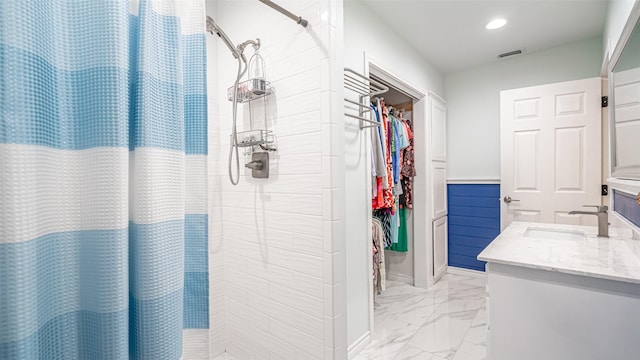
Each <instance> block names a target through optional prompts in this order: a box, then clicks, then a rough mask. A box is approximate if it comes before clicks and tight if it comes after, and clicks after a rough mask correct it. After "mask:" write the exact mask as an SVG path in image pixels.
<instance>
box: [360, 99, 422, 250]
mask: <svg viewBox="0 0 640 360" xmlns="http://www.w3.org/2000/svg"><path fill="white" fill-rule="evenodd" d="M371 109H372V111H373V112H374V114H375V118H376V121H377V122H379V123H380V126H379V127H378V128H377V129H376V130H375V131H371V143H372V149H371V156H372V161H371V174H372V194H371V195H372V208H373V210H374V217H376V218H378V219H379V220H380V222H381V224H382V226H383V234H384V241H383V243H384V248H388V249H391V250H394V251H407V250H408V245H407V244H408V239H407V229H406V211H403V213H402V214H401V213H400V210H401V209H405V208H406V209H412V208H413V197H412V195H413V194H412V181H413V177H414V176H415V166H414V152H413V132H412V130H411V128H412V127H411V123H410V122H409V121H408V120H406V119H403V118H402V117H401V112H398V111H395V110H394V109H392V108H391V107H388V106H386V105H385V103H384V100H381V99H376V100H375V102H374V103H373V104H372V105H371Z"/></svg>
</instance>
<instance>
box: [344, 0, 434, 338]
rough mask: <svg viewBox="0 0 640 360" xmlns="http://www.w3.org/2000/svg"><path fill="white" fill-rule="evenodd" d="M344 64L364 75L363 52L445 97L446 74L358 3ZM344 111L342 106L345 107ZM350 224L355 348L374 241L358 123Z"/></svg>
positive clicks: (350, 133)
mask: <svg viewBox="0 0 640 360" xmlns="http://www.w3.org/2000/svg"><path fill="white" fill-rule="evenodd" d="M344 16H345V21H344V26H345V29H344V45H345V46H344V49H345V58H344V64H345V66H346V67H350V68H352V69H354V70H356V71H358V72H360V73H364V71H365V57H364V52H365V51H366V54H367V56H368V57H369V58H371V59H372V60H373V61H375V63H376V64H377V65H379V66H380V67H382V68H383V69H385V70H386V71H389V72H391V73H393V74H394V75H395V76H397V77H399V78H400V79H401V80H403V81H405V82H407V83H409V84H411V85H412V86H413V87H415V88H416V89H417V90H419V91H421V92H423V93H424V94H427V92H428V91H430V90H431V91H434V92H436V93H439V94H442V90H443V84H442V75H441V74H440V72H439V71H438V70H437V69H436V68H434V67H433V66H432V65H431V64H430V63H429V62H428V61H427V60H425V59H424V58H423V57H422V56H421V55H419V54H418V53H417V52H416V51H415V50H414V49H413V47H412V46H411V44H409V43H407V42H406V41H404V40H403V39H402V38H401V37H400V36H398V35H396V34H395V33H394V32H393V31H392V30H391V29H390V28H389V27H388V26H386V25H385V24H384V23H383V22H382V21H381V20H380V19H379V18H378V17H377V16H376V15H374V14H373V13H372V12H371V11H370V10H368V9H367V8H366V7H365V6H364V5H362V4H360V3H358V2H355V1H346V2H345V4H344ZM341 109H342V106H341ZM344 132H345V136H346V138H345V142H346V143H345V165H346V173H345V178H346V185H345V189H346V198H345V200H344V202H345V207H346V212H345V216H346V217H345V221H346V224H348V226H347V229H346V230H347V232H346V238H347V248H346V252H347V259H348V261H347V269H346V270H347V271H346V273H347V277H348V278H347V284H348V287H347V302H348V303H347V316H348V344H353V343H354V342H355V341H356V340H358V339H359V338H360V337H361V336H363V335H365V334H366V333H367V331H368V330H369V302H368V296H369V292H370V289H369V277H370V276H371V273H372V269H369V268H368V265H367V264H368V256H367V254H368V253H369V251H370V247H371V239H370V238H369V236H368V235H367V234H368V232H367V229H368V228H370V226H371V224H369V222H368V213H370V211H371V197H370V195H369V194H368V193H367V191H366V182H367V181H370V178H369V176H370V164H368V163H366V159H368V157H367V156H366V151H367V147H366V141H365V140H366V139H365V137H366V136H367V134H368V132H367V131H360V129H359V128H358V123H357V120H351V119H350V118H347V120H346V122H345V128H344Z"/></svg>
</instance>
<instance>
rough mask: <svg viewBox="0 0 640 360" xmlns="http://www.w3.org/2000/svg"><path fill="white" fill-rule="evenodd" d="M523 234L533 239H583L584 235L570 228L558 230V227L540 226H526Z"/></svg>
mask: <svg viewBox="0 0 640 360" xmlns="http://www.w3.org/2000/svg"><path fill="white" fill-rule="evenodd" d="M524 236H526V237H529V238H534V239H549V240H584V239H586V237H585V236H584V233H583V232H581V231H572V230H560V229H542V228H527V230H525V232H524Z"/></svg>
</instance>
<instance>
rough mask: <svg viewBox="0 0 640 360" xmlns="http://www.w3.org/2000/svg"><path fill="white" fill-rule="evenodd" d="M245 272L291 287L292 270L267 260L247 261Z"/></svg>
mask: <svg viewBox="0 0 640 360" xmlns="http://www.w3.org/2000/svg"><path fill="white" fill-rule="evenodd" d="M247 272H248V273H249V274H251V275H253V276H257V277H260V278H263V279H265V280H268V281H270V282H274V283H276V284H279V285H282V286H288V287H293V285H294V280H293V279H294V272H293V271H292V270H289V269H285V268H283V267H280V266H276V265H273V264H270V263H267V262H259V261H249V263H248V266H247Z"/></svg>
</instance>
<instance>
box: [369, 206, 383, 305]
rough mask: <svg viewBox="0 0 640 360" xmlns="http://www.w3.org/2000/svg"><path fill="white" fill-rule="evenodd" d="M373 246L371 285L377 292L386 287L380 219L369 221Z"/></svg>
mask: <svg viewBox="0 0 640 360" xmlns="http://www.w3.org/2000/svg"><path fill="white" fill-rule="evenodd" d="M371 234H372V246H373V286H374V289H375V290H376V291H377V293H378V294H380V292H382V290H384V289H385V287H386V284H385V283H386V270H385V263H384V246H383V243H384V230H383V227H382V224H381V223H380V220H378V219H373V221H372V223H371Z"/></svg>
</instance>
